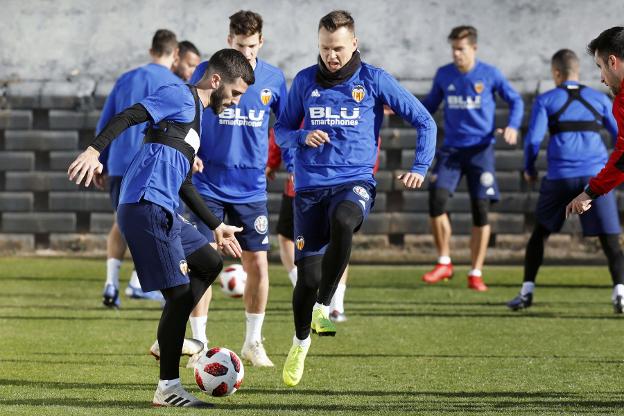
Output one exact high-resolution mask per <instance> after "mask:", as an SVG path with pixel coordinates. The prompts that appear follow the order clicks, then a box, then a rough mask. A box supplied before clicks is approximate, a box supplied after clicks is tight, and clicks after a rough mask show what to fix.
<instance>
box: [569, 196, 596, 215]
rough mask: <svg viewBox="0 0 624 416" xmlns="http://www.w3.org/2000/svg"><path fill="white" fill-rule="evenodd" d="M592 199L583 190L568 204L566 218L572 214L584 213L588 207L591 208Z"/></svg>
mask: <svg viewBox="0 0 624 416" xmlns="http://www.w3.org/2000/svg"><path fill="white" fill-rule="evenodd" d="M591 202H592V199H591V197H590V196H589V195H587V194H586V193H585V192H581V193H580V194H578V196H577V197H576V198H574V199H573V200H572V201H570V203H569V204H568V206H566V218H567V217H568V216H569V215H570V214H579V215H580V214H582V213H584V212H585V211H587V210H588V209H590V208H591Z"/></svg>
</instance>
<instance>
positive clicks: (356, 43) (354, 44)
mask: <svg viewBox="0 0 624 416" xmlns="http://www.w3.org/2000/svg"><path fill="white" fill-rule="evenodd" d="M357 48H358V38H356V37H355V36H353V49H356V50H357Z"/></svg>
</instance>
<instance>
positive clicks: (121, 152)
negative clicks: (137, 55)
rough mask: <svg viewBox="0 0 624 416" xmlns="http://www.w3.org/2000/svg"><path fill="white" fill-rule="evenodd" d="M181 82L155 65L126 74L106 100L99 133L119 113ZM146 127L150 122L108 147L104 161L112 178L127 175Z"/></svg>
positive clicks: (139, 125)
mask: <svg viewBox="0 0 624 416" xmlns="http://www.w3.org/2000/svg"><path fill="white" fill-rule="evenodd" d="M181 83H182V80H181V79H180V78H178V77H177V76H176V75H175V74H174V73H173V72H171V71H170V70H169V69H168V68H166V67H164V66H162V65H159V64H155V63H150V64H147V65H143V66H141V67H139V68H136V69H133V70H131V71H128V72H126V73H124V74H123V75H122V76H120V77H119V78H118V79H117V81H116V82H115V86H114V87H113V89H112V91H111V92H110V94H109V95H108V97H107V98H106V102H105V103H104V108H102V113H101V115H100V120H99V121H98V124H97V128H96V134H99V133H100V131H102V130H103V129H104V127H106V125H107V124H108V122H109V121H110V119H111V118H113V116H115V114H117V113H120V112H122V111H123V110H125V109H126V108H128V107H130V106H132V105H134V104H136V103H138V102H139V101H141V100H142V99H144V98H145V97H147V96H149V95H151V94H153V93H155V92H156V90H158V89H159V88H160V87H162V86H163V85H167V84H181ZM146 127H147V123H142V124H138V125H136V126H132V127H130V128H128V129H126V130H125V131H124V132H123V133H121V135H119V137H118V138H117V139H115V140H114V141H113V142H112V143H111V145H110V146H109V147H108V148H107V150H106V151H107V152H108V153H107V155H106V156H105V157H101V158H100V161H101V162H102V163H104V164H105V165H106V170H107V171H108V174H109V175H110V176H123V174H124V172H125V171H126V169H127V168H128V166H129V165H130V162H131V161H132V159H133V158H134V155H136V153H137V152H138V151H139V149H140V148H141V143H143V131H144V130H145V128H146ZM104 159H105V160H104Z"/></svg>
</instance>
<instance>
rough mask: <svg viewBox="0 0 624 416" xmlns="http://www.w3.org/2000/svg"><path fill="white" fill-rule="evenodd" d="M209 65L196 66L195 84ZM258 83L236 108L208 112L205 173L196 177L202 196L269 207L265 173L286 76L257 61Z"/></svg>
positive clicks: (204, 126) (204, 136)
mask: <svg viewBox="0 0 624 416" xmlns="http://www.w3.org/2000/svg"><path fill="white" fill-rule="evenodd" d="M207 66H208V62H207V61H206V62H202V63H201V64H199V65H198V66H197V68H196V69H195V72H194V73H193V76H192V77H191V81H190V83H191V84H196V83H197V82H198V81H199V80H200V79H201V78H202V76H203V75H204V72H206V67H207ZM254 75H255V78H256V82H255V83H254V84H253V85H250V86H249V88H248V89H247V91H246V92H245V94H243V95H242V96H241V99H240V102H239V103H238V105H236V106H232V107H229V108H226V109H225V110H224V111H223V113H221V114H219V115H218V116H217V115H215V114H214V112H213V111H212V109H210V108H208V109H206V110H205V112H204V116H203V121H202V134H201V147H200V150H199V153H198V156H199V157H200V158H201V159H202V161H203V162H204V171H203V172H197V173H196V174H195V175H193V184H194V185H195V187H196V188H197V190H198V191H199V193H200V194H201V195H202V196H207V197H210V198H215V199H217V200H220V201H225V202H230V203H240V204H244V203H249V202H258V201H265V200H266V199H267V195H266V186H267V185H266V176H265V168H266V163H267V158H268V155H269V118H270V111H271V110H273V113H274V114H275V116H276V117H279V116H280V114H281V113H282V111H283V108H284V106H285V103H286V80H285V78H284V74H283V73H282V71H281V70H280V69H278V68H276V67H274V66H271V65H269V64H268V63H266V62H264V61H262V60H260V59H258V60H257V61H256V68H255V69H254Z"/></svg>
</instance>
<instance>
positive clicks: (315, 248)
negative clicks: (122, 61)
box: [294, 181, 375, 262]
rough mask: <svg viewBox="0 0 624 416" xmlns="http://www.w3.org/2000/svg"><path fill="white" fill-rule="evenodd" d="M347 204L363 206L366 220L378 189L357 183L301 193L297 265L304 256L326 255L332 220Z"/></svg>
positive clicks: (297, 200)
mask: <svg viewBox="0 0 624 416" xmlns="http://www.w3.org/2000/svg"><path fill="white" fill-rule="evenodd" d="M343 201H351V202H353V203H354V204H356V205H357V206H359V207H360V208H361V209H362V214H363V216H364V220H365V219H366V217H367V216H368V214H369V212H370V210H371V208H372V207H373V204H374V202H375V186H374V185H372V184H371V183H368V182H365V181H357V182H349V183H346V184H342V185H338V186H333V187H330V188H320V189H312V190H305V191H297V194H296V195H295V201H294V212H295V234H294V235H295V262H296V261H298V260H300V259H302V258H303V257H307V256H316V255H320V254H323V253H325V249H326V248H327V244H328V243H329V238H330V218H331V217H332V215H333V213H334V210H335V209H336V207H337V206H338V204H340V203H341V202H343ZM364 220H362V221H364ZM361 225H362V224H360V225H358V227H357V228H356V229H355V231H358V230H359V228H360V226H361Z"/></svg>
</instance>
